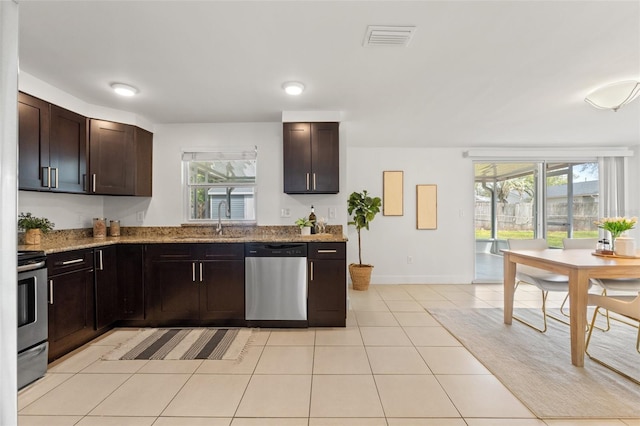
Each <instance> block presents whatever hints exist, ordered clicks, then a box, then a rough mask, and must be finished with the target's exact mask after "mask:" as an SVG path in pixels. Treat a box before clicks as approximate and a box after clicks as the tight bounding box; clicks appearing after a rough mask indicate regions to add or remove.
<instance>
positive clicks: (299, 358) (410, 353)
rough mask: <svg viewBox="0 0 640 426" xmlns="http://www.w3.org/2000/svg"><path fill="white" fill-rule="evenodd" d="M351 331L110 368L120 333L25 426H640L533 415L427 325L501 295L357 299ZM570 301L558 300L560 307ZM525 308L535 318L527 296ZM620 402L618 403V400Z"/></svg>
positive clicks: (452, 291) (42, 394)
mask: <svg viewBox="0 0 640 426" xmlns="http://www.w3.org/2000/svg"><path fill="white" fill-rule="evenodd" d="M349 295H350V302H351V308H352V310H350V311H349V315H348V321H347V327H346V328H335V329H308V330H300V329H296V330H287V329H271V330H265V329H262V330H260V331H259V332H258V333H257V334H256V335H255V338H254V339H253V341H252V343H251V346H250V347H249V348H248V350H247V351H246V354H245V355H244V357H243V358H242V361H240V362H237V361H226V360H223V361H117V362H113V361H112V362H109V361H101V360H100V357H101V356H102V355H103V354H105V353H107V352H109V351H110V350H111V349H113V348H114V347H115V346H116V345H118V344H119V343H120V342H122V341H125V340H126V339H127V338H129V337H130V336H131V335H132V334H133V333H135V331H131V330H127V329H118V330H114V331H113V332H112V333H110V334H109V335H107V336H104V337H103V338H101V339H99V340H97V341H94V342H92V343H91V344H89V345H87V346H85V347H84V348H83V349H82V350H80V351H76V352H75V353H74V354H72V355H70V356H67V357H66V358H64V359H62V360H60V361H58V362H56V363H55V365H52V366H50V369H49V372H48V373H47V376H46V377H45V378H44V379H42V380H40V381H38V382H36V383H35V384H33V385H31V386H29V387H28V388H26V389H23V390H22V391H21V392H20V393H19V396H18V409H19V424H20V426H29V425H47V426H56V425H60V426H66V425H78V426H102V425H105V426H106V425H114V426H115V425H118V426H127V425H131V426H149V425H153V426H204V425H207V426H223V425H224V426H270V425H273V426H349V425H358V426H464V425H468V426H503V425H504V426H534V425H550V426H556V425H557V426H571V425H592V426H595V425H598V426H608V425H618V426H624V425H627V426H640V419H635V420H630V419H613V420H599V419H591V420H580V419H575V420H566V419H565V420H546V421H542V420H539V419H536V418H535V416H534V415H533V414H532V413H531V412H530V411H529V410H528V409H527V408H526V407H525V406H524V405H523V404H521V403H520V401H518V400H517V399H516V398H515V397H514V396H513V395H512V394H511V393H510V392H509V391H508V390H507V389H506V388H505V387H504V386H503V385H502V384H501V383H500V382H499V381H498V380H497V379H496V378H495V377H494V376H493V375H491V374H490V373H489V372H488V371H487V370H486V369H485V368H484V366H482V364H480V363H479V362H478V361H477V360H476V359H475V358H474V357H473V356H472V355H471V354H470V353H469V352H468V351H467V350H466V349H465V348H463V347H462V346H461V345H460V344H459V342H458V341H457V340H456V339H455V338H453V337H452V336H451V335H450V334H449V333H448V332H447V331H446V330H445V329H443V328H442V327H440V326H439V324H438V323H437V322H436V321H435V320H434V319H433V318H432V317H431V315H429V313H428V312H427V311H426V310H425V308H429V307H436V306H437V307H447V306H449V307H473V308H477V309H482V308H488V307H501V306H502V286H500V285H495V284H493V285H491V284H484V285H478V284H476V285H395V286H393V285H385V286H383V285H374V286H371V287H370V288H369V290H368V291H365V292H358V291H353V290H350V292H349ZM561 301H562V295H550V296H549V300H548V305H549V306H550V307H558V306H559V305H560V303H561ZM516 302H517V305H518V306H523V307H538V306H539V305H540V293H539V291H538V290H536V289H535V288H529V287H527V286H521V287H520V288H519V289H518V292H517V301H516ZM612 397H615V396H613V395H612Z"/></svg>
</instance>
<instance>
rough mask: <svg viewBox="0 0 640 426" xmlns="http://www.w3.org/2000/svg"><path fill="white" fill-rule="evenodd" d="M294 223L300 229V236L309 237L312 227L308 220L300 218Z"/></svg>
mask: <svg viewBox="0 0 640 426" xmlns="http://www.w3.org/2000/svg"><path fill="white" fill-rule="evenodd" d="M295 223H296V225H298V227H299V228H300V234H301V235H311V227H312V226H313V223H312V222H311V221H310V220H309V219H307V218H306V217H301V218H300V219H296V222H295Z"/></svg>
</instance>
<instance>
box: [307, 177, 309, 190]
mask: <svg viewBox="0 0 640 426" xmlns="http://www.w3.org/2000/svg"><path fill="white" fill-rule="evenodd" d="M308 190H309V173H307V191H308Z"/></svg>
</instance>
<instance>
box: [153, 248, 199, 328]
mask: <svg viewBox="0 0 640 426" xmlns="http://www.w3.org/2000/svg"><path fill="white" fill-rule="evenodd" d="M197 247H198V246H197V245H196V244H157V245H150V246H147V253H146V259H145V264H146V267H145V281H146V283H147V288H148V291H147V294H148V295H149V297H148V298H147V301H148V305H147V315H148V319H149V320H151V321H157V322H160V323H162V322H165V323H166V322H171V321H181V320H182V321H188V320H197V319H198V318H199V316H200V315H199V313H200V312H199V311H200V303H199V293H200V280H199V276H200V275H199V274H200V266H199V262H198V260H197V259H196V258H195V252H196V251H197Z"/></svg>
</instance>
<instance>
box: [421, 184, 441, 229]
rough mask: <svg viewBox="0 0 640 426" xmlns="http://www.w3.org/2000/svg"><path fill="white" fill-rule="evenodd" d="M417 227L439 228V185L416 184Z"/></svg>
mask: <svg viewBox="0 0 640 426" xmlns="http://www.w3.org/2000/svg"><path fill="white" fill-rule="evenodd" d="M416 227H417V228H418V229H437V228H438V187H437V185H416Z"/></svg>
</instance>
